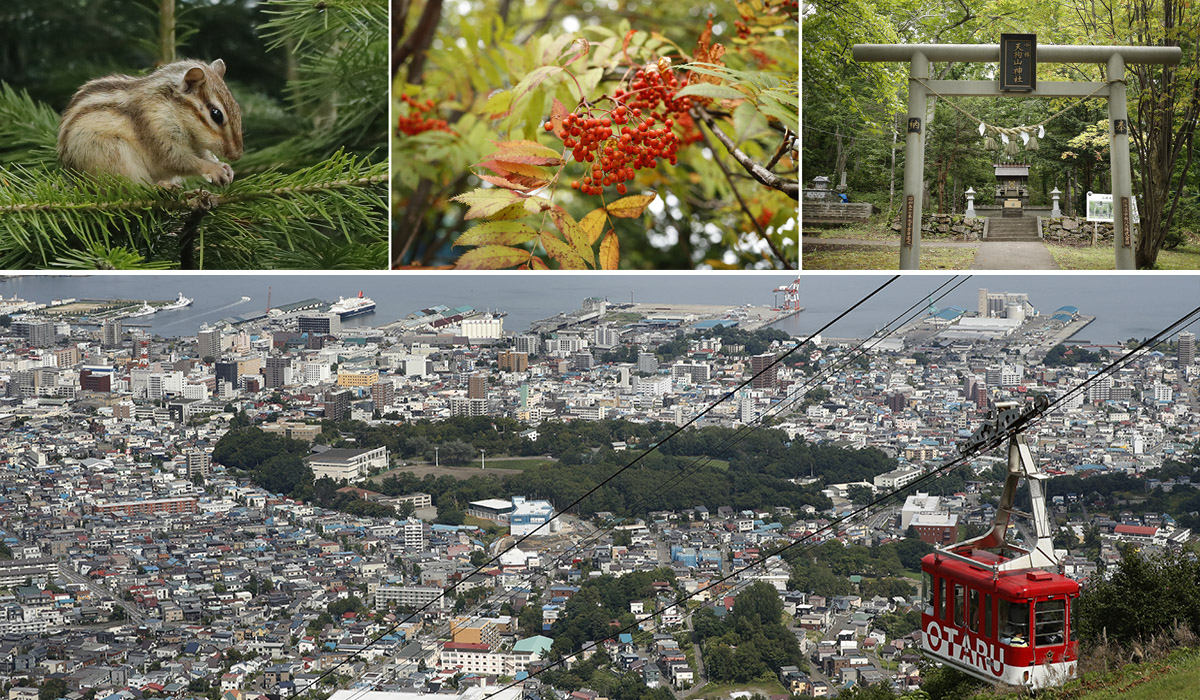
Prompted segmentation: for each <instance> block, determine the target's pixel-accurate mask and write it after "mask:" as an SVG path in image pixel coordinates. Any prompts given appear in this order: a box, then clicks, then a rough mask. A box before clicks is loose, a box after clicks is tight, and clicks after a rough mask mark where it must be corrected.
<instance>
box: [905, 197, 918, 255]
mask: <svg viewBox="0 0 1200 700" xmlns="http://www.w3.org/2000/svg"><path fill="white" fill-rule="evenodd" d="M915 206H916V203H915V201H914V199H913V196H912V195H911V194H910V195H908V198H907V199H906V200H905V202H904V245H912V242H913V224H914V223H915V222H914V221H913V208H914V207H915Z"/></svg>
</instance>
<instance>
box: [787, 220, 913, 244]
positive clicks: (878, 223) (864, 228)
mask: <svg viewBox="0 0 1200 700" xmlns="http://www.w3.org/2000/svg"><path fill="white" fill-rule="evenodd" d="M899 237H900V234H898V233H894V232H893V231H892V230H891V228H889V227H888V226H887V225H886V222H885V221H883V219H882V218H881V217H878V216H876V217H872V218H871V219H870V220H869V221H865V222H863V223H861V224H846V225H845V226H828V227H822V228H807V229H805V231H804V238H805V240H808V241H812V242H817V241H820V240H821V239H822V238H853V239H856V240H863V241H894V240H896V239H897V238H899Z"/></svg>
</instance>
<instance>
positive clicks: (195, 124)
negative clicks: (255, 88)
mask: <svg viewBox="0 0 1200 700" xmlns="http://www.w3.org/2000/svg"><path fill="white" fill-rule="evenodd" d="M224 75H225V62H224V61H222V60H221V59H219V58H218V59H217V60H215V61H213V62H212V63H211V64H205V63H202V62H200V61H178V62H175V63H169V64H167V65H165V66H163V67H161V68H159V69H158V70H156V71H154V72H153V73H151V74H150V75H147V76H145V77H141V78H134V77H131V76H128V75H110V76H108V77H105V78H98V79H96V80H92V81H89V82H87V83H85V84H84V85H83V87H81V88H79V91H78V92H76V93H75V96H74V97H72V98H71V102H70V103H69V104H68V105H67V109H66V110H65V111H64V112H63V116H62V122H61V123H60V124H59V127H58V158H59V160H60V161H62V164H63V165H64V166H66V167H68V168H73V169H75V170H79V171H82V172H86V173H112V174H115V175H123V176H125V177H128V178H129V179H131V180H133V181H135V182H141V183H145V184H158V185H161V186H163V187H180V186H181V185H182V184H183V178H184V177H185V176H189V175H203V176H204V178H205V179H206V180H208V181H209V182H211V183H213V184H216V185H227V184H229V183H230V182H232V181H233V168H231V167H229V165H228V164H227V163H222V162H221V161H219V160H217V156H216V155H214V153H216V154H220V155H222V156H224V157H226V158H228V159H229V160H237V159H238V158H241V157H242V110H241V108H240V107H239V106H238V103H237V102H236V101H235V100H234V99H233V95H231V94H230V93H229V88H227V87H226V86H225V81H224V80H222V78H223V77H224Z"/></svg>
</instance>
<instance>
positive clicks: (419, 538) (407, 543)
mask: <svg viewBox="0 0 1200 700" xmlns="http://www.w3.org/2000/svg"><path fill="white" fill-rule="evenodd" d="M404 548H405V549H406V550H408V551H410V552H420V551H422V550H423V549H425V523H423V522H421V521H420V520H417V519H416V518H409V519H408V520H405V521H404Z"/></svg>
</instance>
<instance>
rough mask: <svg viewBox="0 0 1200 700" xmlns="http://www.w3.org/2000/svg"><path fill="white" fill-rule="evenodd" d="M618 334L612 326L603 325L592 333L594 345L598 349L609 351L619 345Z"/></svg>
mask: <svg viewBox="0 0 1200 700" xmlns="http://www.w3.org/2000/svg"><path fill="white" fill-rule="evenodd" d="M617 338H618V334H617V331H615V330H614V329H613V327H612V326H610V325H608V324H607V323H602V324H600V325H598V326H596V330H595V331H593V332H592V345H595V346H596V347H598V348H602V349H608V348H611V347H613V346H614V345H616V344H617V342H618V341H617Z"/></svg>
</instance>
